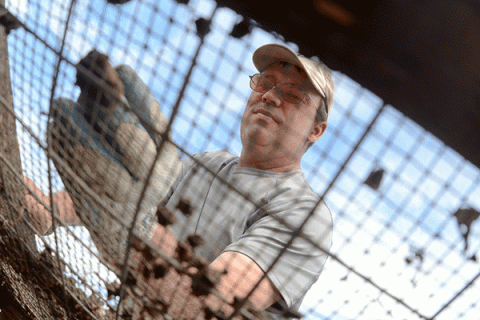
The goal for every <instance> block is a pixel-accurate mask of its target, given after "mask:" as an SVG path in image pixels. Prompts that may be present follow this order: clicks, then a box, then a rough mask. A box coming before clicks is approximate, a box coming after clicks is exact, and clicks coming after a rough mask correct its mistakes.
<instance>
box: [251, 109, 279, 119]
mask: <svg viewBox="0 0 480 320" xmlns="http://www.w3.org/2000/svg"><path fill="white" fill-rule="evenodd" d="M253 113H254V114H262V115H264V116H266V117H269V118H270V119H272V120H273V121H275V122H277V119H276V118H275V117H274V116H273V115H272V113H270V112H269V111H267V110H264V109H258V110H255V111H254V112H253Z"/></svg>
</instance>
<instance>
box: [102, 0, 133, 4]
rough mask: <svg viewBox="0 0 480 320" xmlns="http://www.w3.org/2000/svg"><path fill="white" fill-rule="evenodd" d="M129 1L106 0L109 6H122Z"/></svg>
mask: <svg viewBox="0 0 480 320" xmlns="http://www.w3.org/2000/svg"><path fill="white" fill-rule="evenodd" d="M128 1H130V0H107V2H108V3H110V4H124V3H127V2H128Z"/></svg>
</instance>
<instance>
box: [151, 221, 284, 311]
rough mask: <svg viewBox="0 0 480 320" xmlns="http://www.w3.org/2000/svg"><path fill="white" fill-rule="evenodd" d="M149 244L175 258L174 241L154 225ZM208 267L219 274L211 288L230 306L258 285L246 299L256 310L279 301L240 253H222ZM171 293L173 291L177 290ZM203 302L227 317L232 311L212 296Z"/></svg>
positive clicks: (257, 269) (260, 273) (268, 283)
mask: <svg viewBox="0 0 480 320" xmlns="http://www.w3.org/2000/svg"><path fill="white" fill-rule="evenodd" d="M151 242H152V243H153V244H155V245H156V246H157V247H158V248H159V249H160V250H162V251H163V252H164V253H166V254H167V255H168V256H170V257H174V256H175V249H176V247H177V243H178V242H177V239H176V238H175V236H174V235H173V234H172V233H171V232H170V230H169V229H168V228H165V227H163V226H162V225H158V226H157V229H156V231H155V233H154V235H153V237H152V239H151ZM209 268H211V269H215V270H218V271H220V272H221V273H222V276H221V279H220V282H219V283H218V284H217V285H216V286H215V290H217V291H218V292H219V293H220V294H221V295H222V297H223V298H224V299H225V300H226V301H228V302H229V303H230V304H232V303H233V302H234V299H235V298H241V299H242V298H245V297H246V296H247V295H248V294H249V293H250V291H251V290H252V289H253V287H254V286H256V285H257V283H258V282H260V284H259V285H258V286H257V287H256V289H255V290H254V292H253V294H252V295H250V297H249V299H248V301H249V302H250V303H251V304H252V305H253V307H254V308H255V309H256V310H259V311H260V310H265V309H266V308H268V307H269V306H271V305H272V304H274V303H275V302H276V301H278V300H279V299H281V297H280V294H279V293H278V291H277V290H276V289H275V287H274V286H273V284H272V283H271V281H270V280H269V279H268V278H267V277H264V271H263V270H262V269H261V268H260V266H259V265H258V264H257V263H256V262H255V261H253V260H252V259H251V258H249V257H248V256H246V255H244V254H242V253H239V252H234V251H226V252H223V253H222V254H220V256H218V257H217V258H216V259H215V260H214V261H213V262H212V263H211V264H210V265H209ZM262 278H263V279H262ZM157 289H158V288H157ZM174 290H177V288H175V289H174ZM197 299H198V297H196V296H193V295H192V296H191V297H190V298H189V299H185V300H186V301H192V302H193V303H197ZM204 303H205V304H206V305H208V306H209V307H210V308H211V309H212V310H221V311H222V312H224V313H225V314H227V315H230V314H231V313H232V312H233V311H234V310H233V308H232V307H231V306H229V305H228V304H226V303H224V302H223V301H221V300H220V299H219V298H218V297H216V296H215V295H213V294H210V295H208V296H207V298H206V300H205V301H204Z"/></svg>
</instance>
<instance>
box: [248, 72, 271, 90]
mask: <svg viewBox="0 0 480 320" xmlns="http://www.w3.org/2000/svg"><path fill="white" fill-rule="evenodd" d="M250 86H251V87H252V90H254V91H256V92H260V93H265V92H267V91H269V90H270V89H272V88H273V86H274V83H273V82H272V81H271V80H269V79H267V78H265V77H264V76H262V75H261V74H256V75H254V76H253V77H252V80H251V81H250Z"/></svg>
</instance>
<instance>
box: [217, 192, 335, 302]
mask: <svg viewBox="0 0 480 320" xmlns="http://www.w3.org/2000/svg"><path fill="white" fill-rule="evenodd" d="M257 211H258V212H255V214H254V215H253V216H257V217H259V218H257V219H255V221H253V222H252V224H251V225H250V226H249V227H248V228H247V229H246V231H245V232H244V234H243V235H242V236H240V238H239V239H238V240H237V241H235V242H234V243H232V244H230V245H229V246H227V248H226V249H225V251H237V252H241V253H243V254H245V255H247V256H248V257H250V258H251V259H252V260H254V261H255V262H256V263H257V264H258V265H259V266H260V267H261V268H262V269H263V271H264V272H266V273H267V276H268V277H269V279H270V280H271V281H272V283H273V285H274V286H275V287H276V288H277V290H278V291H279V292H280V294H281V295H282V297H283V299H284V302H285V303H286V305H287V307H291V306H293V305H297V304H298V303H299V301H301V300H302V299H303V297H304V295H305V294H306V292H307V291H308V289H309V288H310V287H311V286H312V284H313V283H314V282H315V281H316V280H317V279H318V277H319V276H320V273H321V272H322V270H323V266H324V265H325V262H326V260H327V257H328V254H327V252H328V250H329V249H330V247H331V243H332V219H331V214H330V211H329V210H328V208H327V206H326V205H325V204H324V203H323V202H319V197H318V196H316V197H315V196H312V195H311V194H305V192H301V190H297V191H293V190H288V191H286V192H282V193H281V194H279V195H277V196H275V197H274V198H273V199H271V200H270V201H268V203H267V204H265V205H264V206H262V207H260V208H258V209H257ZM304 222H305V223H304ZM299 229H300V232H299V233H298V234H297V232H298V231H297V230H299Z"/></svg>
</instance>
